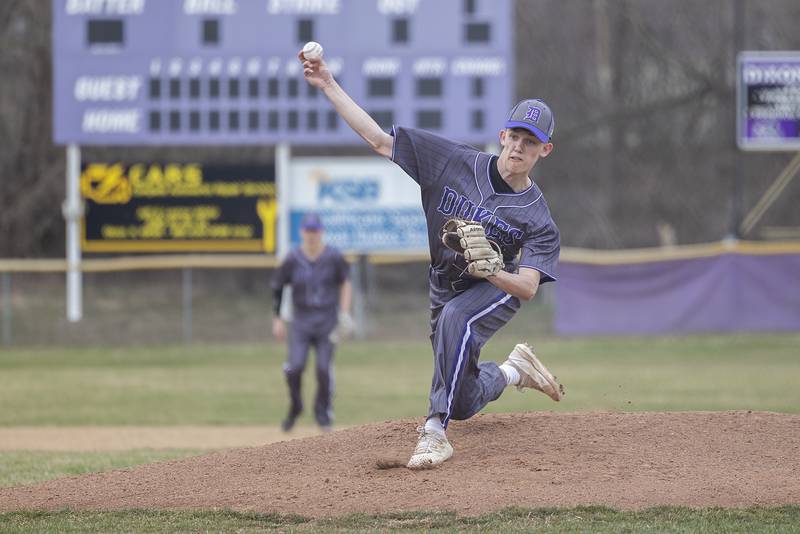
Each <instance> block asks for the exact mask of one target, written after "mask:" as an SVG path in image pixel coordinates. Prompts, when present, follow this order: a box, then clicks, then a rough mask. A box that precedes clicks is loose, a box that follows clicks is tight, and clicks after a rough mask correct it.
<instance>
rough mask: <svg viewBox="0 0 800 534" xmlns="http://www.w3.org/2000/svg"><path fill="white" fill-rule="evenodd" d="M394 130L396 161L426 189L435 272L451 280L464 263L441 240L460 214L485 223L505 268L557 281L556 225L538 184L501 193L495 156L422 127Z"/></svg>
mask: <svg viewBox="0 0 800 534" xmlns="http://www.w3.org/2000/svg"><path fill="white" fill-rule="evenodd" d="M392 134H393V135H394V149H393V153H392V161H394V162H395V163H397V164H398V165H399V166H400V167H401V168H402V169H403V170H404V171H405V172H406V173H407V174H408V175H409V176H411V177H412V178H413V179H414V180H415V181H416V182H417V183H419V185H420V188H421V190H422V206H423V209H424V210H425V218H426V219H427V222H428V244H429V247H430V253H431V265H432V266H433V268H434V269H435V270H437V271H438V272H443V273H447V274H448V275H450V277H451V278H453V276H452V275H453V271H454V269H459V272H461V271H463V269H464V268H465V267H466V263H465V261H464V258H463V257H461V256H458V255H456V253H455V252H453V251H452V250H450V249H448V248H447V247H445V246H444V244H443V243H442V240H441V230H442V227H443V226H444V223H445V222H447V220H448V219H451V218H453V217H458V218H462V219H470V220H473V221H478V222H480V223H481V224H482V225H483V227H484V229H485V230H486V235H487V236H488V237H489V239H492V240H494V241H496V242H497V243H498V244H499V245H500V247H501V248H502V250H503V259H504V260H505V262H506V270H508V271H511V272H513V271H514V270H516V268H517V267H530V268H532V269H536V270H538V271H540V272H541V275H542V276H541V283H545V282H549V281H553V280H555V279H556V268H557V265H558V255H559V250H560V240H559V234H558V228H557V227H556V224H555V222H553V219H552V217H551V216H550V209H549V208H548V206H547V202H546V201H545V199H544V196H543V195H542V191H541V190H540V189H539V186H538V185H537V184H536V183H535V182H534V183H532V185H531V186H530V187H529V188H528V189H526V190H525V191H522V192H520V193H512V194H504V193H497V192H495V190H494V187H493V185H492V181H491V174H490V163H491V162H492V157H493V156H492V154H488V153H485V152H480V151H478V150H476V149H475V148H473V147H471V146H468V145H464V144H459V143H455V142H453V141H450V140H448V139H445V138H443V137H439V136H437V135H434V134H432V133H430V132H426V131H422V130H414V129H408V128H400V127H395V128H394V130H393V132H392ZM519 252H521V254H520V255H519V260H518V261H517V254H518V253H519ZM453 266H455V268H454V267H453ZM456 274H458V273H456Z"/></svg>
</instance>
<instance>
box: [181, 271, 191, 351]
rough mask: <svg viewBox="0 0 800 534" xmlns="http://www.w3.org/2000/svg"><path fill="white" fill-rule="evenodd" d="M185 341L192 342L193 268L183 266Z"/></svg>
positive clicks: (186, 342)
mask: <svg viewBox="0 0 800 534" xmlns="http://www.w3.org/2000/svg"><path fill="white" fill-rule="evenodd" d="M183 342H184V343H185V344H187V345H188V344H190V343H191V342H192V269H191V268H190V267H184V268H183Z"/></svg>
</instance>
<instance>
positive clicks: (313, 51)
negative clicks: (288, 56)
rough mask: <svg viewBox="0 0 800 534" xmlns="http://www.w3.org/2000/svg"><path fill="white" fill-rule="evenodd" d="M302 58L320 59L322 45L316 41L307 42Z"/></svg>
mask: <svg viewBox="0 0 800 534" xmlns="http://www.w3.org/2000/svg"><path fill="white" fill-rule="evenodd" d="M303 57H304V58H306V59H311V60H317V59H322V45H321V44H319V43H318V42H316V41H309V42H307V43H306V44H305V46H304V47H303Z"/></svg>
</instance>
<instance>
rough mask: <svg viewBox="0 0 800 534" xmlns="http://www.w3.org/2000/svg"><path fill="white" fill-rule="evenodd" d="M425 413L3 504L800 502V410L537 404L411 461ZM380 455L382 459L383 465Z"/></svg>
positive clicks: (286, 509)
mask: <svg viewBox="0 0 800 534" xmlns="http://www.w3.org/2000/svg"><path fill="white" fill-rule="evenodd" d="M419 422H420V421H418V420H413V421H412V420H404V421H390V422H385V423H378V424H370V425H366V426H361V427H355V428H350V429H346V430H341V431H338V432H334V433H331V434H327V435H323V436H317V437H312V438H305V439H300V440H292V441H285V442H281V443H276V444H272V445H268V446H263V447H253V448H244V449H233V450H229V451H224V452H219V453H215V454H209V455H206V456H198V457H195V458H188V459H184V460H173V461H168V462H160V463H155V464H150V465H145V466H140V467H135V468H130V469H123V470H118V471H110V472H106V473H98V474H90V475H83V476H78V477H71V478H65V479H60V480H53V481H49V482H44V483H41V484H37V485H33V486H25V487H17V488H0V510H4V511H6V510H19V509H48V510H55V509H62V508H73V509H91V510H118V509H127V508H147V509H212V508H213V509H232V510H249V511H258V512H279V513H295V514H300V515H303V516H307V517H321V516H334V515H340V514H346V513H351V512H367V513H378V512H391V511H405V510H453V511H456V512H459V513H461V514H469V515H471V514H482V513H485V512H489V511H492V510H497V509H499V508H503V507H507V506H512V505H517V506H526V507H541V506H574V505H580V504H605V505H609V506H613V507H616V508H626V509H630V508H644V507H649V506H655V505H685V506H694V507H704V506H723V507H745V506H752V505H781V504H798V503H800V416H798V415H785V414H775V413H750V412H712V413H709V412H685V413H575V414H560V413H526V414H503V415H481V416H477V417H474V418H473V419H471V420H469V421H466V422H454V423H453V424H451V426H450V431H449V433H448V435H449V438H450V440H451V442H452V443H453V446H454V448H455V455H454V456H453V458H452V459H451V460H450V461H448V462H447V463H445V464H444V465H443V466H441V467H440V468H438V469H436V470H433V471H421V472H413V471H409V470H407V469H405V468H395V469H386V468H385V467H386V465H387V464H389V465H391V464H392V463H393V462H398V461H399V462H405V461H406V459H407V456H408V453H409V451H410V450H411V449H412V448H413V445H414V443H415V440H416V433H415V426H416V425H417V424H419ZM379 464H380V465H379Z"/></svg>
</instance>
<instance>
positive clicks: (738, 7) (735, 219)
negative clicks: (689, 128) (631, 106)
mask: <svg viewBox="0 0 800 534" xmlns="http://www.w3.org/2000/svg"><path fill="white" fill-rule="evenodd" d="M744 24H745V6H744V0H735V2H734V4H733V64H734V67H733V71H734V73H736V74H735V76H734V84H736V85H738V84H739V83H741V82H740V81H739V80H738V76H739V65H738V59H737V58H738V56H739V53H740V52H741V51H742V49H743V48H744V39H745V28H744ZM745 98H746V97H745ZM739 105H740V104H739V102H735V105H734V107H733V112H734V113H736V115H737V117H738V114H739V110H738V109H737V106H739ZM737 121H738V118H736V117H735V118H734V124H737ZM734 131H735V132H736V134H735V136H734V139H733V142H734V145H736V147H737V148H734V150H735V151H736V154H735V156H734V162H735V168H734V170H733V187H732V190H731V227H730V237H731V238H732V239H741V237H742V232H741V226H742V212H743V211H744V169H743V167H744V161H743V160H744V158H743V157H742V153H741V151H740V150H739V149H738V137H739V131H738V128H734Z"/></svg>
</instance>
